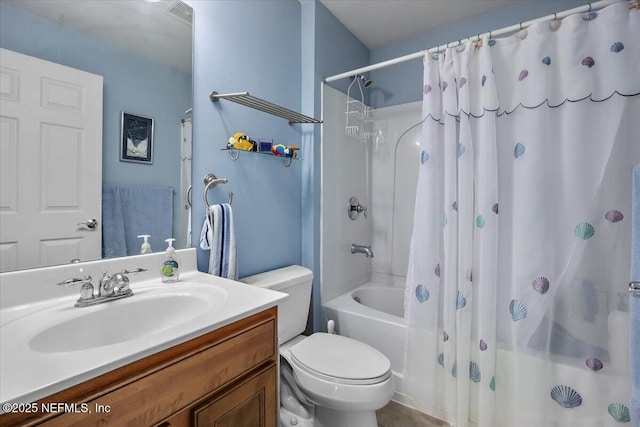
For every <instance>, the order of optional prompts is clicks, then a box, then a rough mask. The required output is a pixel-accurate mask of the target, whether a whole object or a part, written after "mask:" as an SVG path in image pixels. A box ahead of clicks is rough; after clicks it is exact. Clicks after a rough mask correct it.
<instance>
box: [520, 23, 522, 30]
mask: <svg viewBox="0 0 640 427" xmlns="http://www.w3.org/2000/svg"><path fill="white" fill-rule="evenodd" d="M520 31H522V22H521V23H520Z"/></svg>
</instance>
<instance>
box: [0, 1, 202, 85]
mask: <svg viewBox="0 0 640 427" xmlns="http://www.w3.org/2000/svg"><path fill="white" fill-rule="evenodd" d="M2 2H3V3H5V4H7V5H10V6H12V7H15V8H18V9H22V10H24V11H25V12H27V13H30V14H32V15H36V16H39V17H41V18H44V19H47V20H49V21H52V22H55V23H58V24H59V25H61V26H65V27H69V28H72V29H74V30H75V31H78V32H80V33H83V34H87V35H90V36H92V37H95V38H98V39H100V40H104V41H107V42H110V43H112V44H115V45H116V46H119V47H122V48H125V49H129V50H132V51H134V52H135V53H136V54H139V55H142V56H143V57H146V58H148V59H151V60H153V61H156V62H160V63H162V64H165V65H168V66H170V67H172V68H177V69H179V70H181V71H184V72H186V73H189V74H191V62H192V61H191V52H192V48H191V43H192V31H191V27H192V25H191V24H190V23H188V22H186V21H185V19H183V18H180V17H178V16H176V15H175V14H173V13H170V12H169V11H170V10H171V9H172V8H173V7H175V6H179V7H182V6H183V5H184V4H181V3H182V2H180V1H179V0H158V1H154V2H150V1H143V0H2ZM189 9H190V8H189Z"/></svg>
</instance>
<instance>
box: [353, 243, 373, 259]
mask: <svg viewBox="0 0 640 427" xmlns="http://www.w3.org/2000/svg"><path fill="white" fill-rule="evenodd" d="M351 253H352V254H364V255H365V256H366V257H367V258H373V251H372V250H371V246H369V245H366V246H364V245H356V244H355V243H353V244H352V245H351Z"/></svg>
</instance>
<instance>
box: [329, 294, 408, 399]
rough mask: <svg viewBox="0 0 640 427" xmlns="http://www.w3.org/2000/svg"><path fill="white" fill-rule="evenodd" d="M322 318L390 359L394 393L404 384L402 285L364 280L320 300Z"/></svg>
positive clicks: (400, 390) (404, 336) (405, 328)
mask: <svg viewBox="0 0 640 427" xmlns="http://www.w3.org/2000/svg"><path fill="white" fill-rule="evenodd" d="M323 308H324V313H325V316H326V320H333V321H335V322H336V332H337V333H338V334H340V335H344V336H347V337H351V338H354V339H357V340H358V341H362V342H364V343H366V344H368V345H370V346H371V347H373V348H375V349H377V350H379V351H380V352H382V353H383V354H384V355H385V356H387V358H388V359H389V360H390V361H391V370H392V371H393V376H394V382H395V388H396V393H402V392H403V390H404V388H403V384H404V362H405V360H404V359H405V357H404V352H405V340H406V334H407V323H406V321H405V319H404V289H403V288H402V287H399V286H389V285H384V284H381V283H376V282H368V283H365V284H364V285H361V286H359V287H357V288H356V289H354V290H352V291H350V292H347V293H345V294H342V295H340V296H338V297H336V298H333V299H332V300H330V301H328V302H326V303H324V304H323Z"/></svg>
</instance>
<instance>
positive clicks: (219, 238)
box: [200, 203, 238, 280]
mask: <svg viewBox="0 0 640 427" xmlns="http://www.w3.org/2000/svg"><path fill="white" fill-rule="evenodd" d="M200 248H202V249H204V250H207V249H208V250H210V251H211V252H210V254H209V274H213V275H214V276H220V277H225V278H227V279H231V280H236V279H237V278H238V273H237V270H238V268H237V267H238V265H237V260H236V234H235V231H234V229H233V211H232V210H231V205H229V204H228V203H223V204H219V205H211V206H210V207H209V211H208V212H207V215H206V218H205V220H204V225H203V226H202V232H201V233H200Z"/></svg>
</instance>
